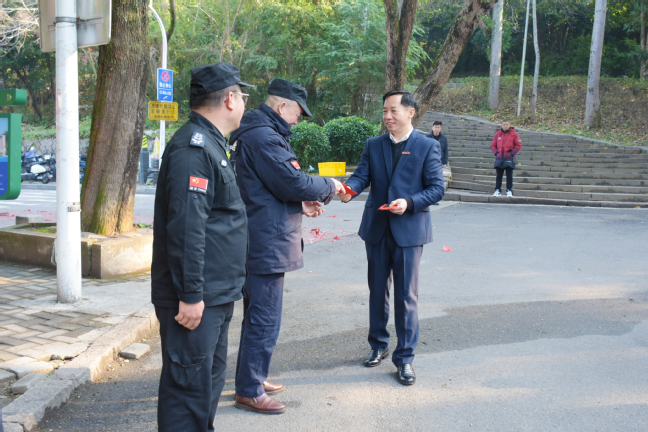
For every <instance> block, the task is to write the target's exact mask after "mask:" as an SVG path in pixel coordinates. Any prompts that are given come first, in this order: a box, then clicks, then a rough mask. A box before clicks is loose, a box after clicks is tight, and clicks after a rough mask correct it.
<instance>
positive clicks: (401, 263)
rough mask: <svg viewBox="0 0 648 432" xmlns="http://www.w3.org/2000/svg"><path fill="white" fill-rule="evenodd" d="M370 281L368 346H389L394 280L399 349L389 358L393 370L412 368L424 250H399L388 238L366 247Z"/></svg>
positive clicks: (416, 248) (416, 339)
mask: <svg viewBox="0 0 648 432" xmlns="http://www.w3.org/2000/svg"><path fill="white" fill-rule="evenodd" d="M365 246H366V249H367V261H368V263H369V266H368V267H369V268H368V280H369V338H368V339H369V345H371V348H372V349H376V350H386V349H387V347H388V346H389V331H388V330H387V322H388V320H389V288H390V285H391V282H392V275H393V280H394V323H395V326H396V336H398V345H397V346H396V349H395V350H394V353H393V354H392V362H393V363H394V364H395V365H396V366H401V365H403V364H411V363H412V362H413V361H414V349H415V348H416V346H417V345H418V336H419V323H418V277H419V264H420V262H421V253H422V252H423V246H413V247H400V246H398V245H397V244H396V241H395V240H394V239H393V238H392V237H389V236H383V238H382V239H381V240H380V241H379V242H378V243H376V244H366V245H365Z"/></svg>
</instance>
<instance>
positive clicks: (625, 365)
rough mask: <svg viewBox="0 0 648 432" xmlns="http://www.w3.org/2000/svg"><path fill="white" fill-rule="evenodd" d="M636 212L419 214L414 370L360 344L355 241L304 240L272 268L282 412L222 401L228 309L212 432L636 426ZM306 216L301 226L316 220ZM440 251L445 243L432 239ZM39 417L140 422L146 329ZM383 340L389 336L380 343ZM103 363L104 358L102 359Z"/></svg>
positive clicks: (647, 342) (151, 362) (641, 367)
mask: <svg viewBox="0 0 648 432" xmlns="http://www.w3.org/2000/svg"><path fill="white" fill-rule="evenodd" d="M362 210H363V206H362V203H351V204H348V205H342V204H339V203H337V204H332V205H331V206H330V207H329V215H330V216H333V215H336V216H338V217H337V218H333V217H331V218H328V219H322V220H321V222H326V223H327V224H330V225H329V227H328V228H327V230H329V231H330V232H331V233H334V232H335V231H336V230H342V231H344V232H347V231H353V230H352V229H348V228H345V224H346V223H351V224H355V229H356V230H357V225H358V223H359V218H360V215H361V212H362ZM647 216H648V212H647V211H645V210H635V209H586V208H559V207H536V206H513V205H511V206H502V205H478V204H475V205H471V204H464V203H462V204H458V205H454V206H451V207H446V208H440V209H439V210H438V211H435V212H434V213H433V214H432V218H433V224H434V226H435V242H434V243H433V244H431V245H428V246H426V248H425V251H424V254H423V258H422V268H421V288H420V297H419V301H420V319H421V343H420V345H419V347H418V349H417V357H416V361H415V363H414V366H415V369H416V372H417V374H418V382H417V384H416V385H415V386H413V387H403V386H401V385H400V384H398V383H397V382H396V380H395V374H394V372H395V368H394V367H393V366H392V365H391V364H390V363H389V362H385V363H384V364H383V365H381V366H380V367H378V368H374V369H367V368H364V367H362V366H360V361H361V359H362V357H363V356H364V355H365V354H366V352H367V350H368V346H367V343H366V331H367V305H366V303H367V294H368V291H367V288H366V280H365V272H366V261H365V254H364V245H363V242H362V241H361V240H360V239H359V238H358V237H357V236H356V235H354V234H347V235H344V233H341V234H343V235H342V236H339V235H338V237H339V238H340V240H336V241H335V242H334V241H333V240H334V238H331V237H330V235H329V236H325V238H324V239H317V240H319V241H318V242H314V243H313V244H307V245H306V249H305V260H306V267H305V268H304V269H302V270H299V271H296V272H293V273H289V274H288V275H287V278H286V287H285V293H284V295H285V297H284V304H285V309H284V314H283V328H282V332H281V336H280V343H279V345H278V347H277V351H276V354H275V357H274V361H273V365H272V369H271V378H272V379H276V380H279V381H281V382H283V383H285V384H286V385H287V386H288V389H287V391H286V392H284V393H282V394H280V395H278V399H279V400H281V401H283V402H284V403H286V404H287V405H288V407H289V409H288V411H287V413H286V414H284V415H281V416H273V417H271V418H268V417H266V416H261V415H257V414H253V413H248V412H243V411H240V410H237V409H235V408H234V407H233V399H232V397H233V396H232V395H233V382H232V378H233V371H232V367H233V365H234V359H235V356H236V348H237V340H238V333H239V332H238V330H239V323H240V318H241V310H240V308H241V305H240V304H238V305H237V310H236V312H235V318H234V321H233V323H232V326H231V328H230V344H229V345H230V357H229V360H230V361H229V365H230V369H229V371H228V376H227V379H228V382H227V384H226V388H225V393H224V394H223V396H222V398H221V402H220V406H219V412H218V414H217V415H218V418H217V422H218V425H219V430H228V431H250V430H268V431H286V430H290V431H302V430H303V431H306V430H308V431H313V430H315V431H338V430H339V431H349V430H354V431H356V430H357V431H385V430H386V431H401V430H402V431H430V430H433V431H544V430H556V431H569V432H574V431H646V430H648V409H647V408H648V380H646V379H645V371H646V370H648V285H647V284H646V280H647V277H648V266H646V256H647V254H646V245H647V244H648V243H647V241H648V235H647V227H646V225H647V224H648V218H647ZM316 221H317V219H316V220H315V221H309V222H312V223H314V222H316ZM443 245H447V246H450V247H452V251H451V252H443V249H442V246H443ZM148 341H149V342H150V343H151V344H152V346H153V352H152V354H150V355H148V356H146V357H144V358H143V359H142V360H140V361H133V362H130V363H128V364H125V365H124V366H116V367H115V370H114V371H113V372H106V374H105V375H104V376H103V378H102V379H101V380H100V381H99V382H97V383H92V384H88V385H85V386H84V387H82V388H81V389H79V391H78V392H77V393H76V394H75V395H74V397H73V398H72V399H71V401H70V403H69V404H68V405H66V406H65V407H63V408H62V409H60V410H59V411H57V412H55V413H53V414H51V415H49V416H48V417H47V418H46V419H45V420H44V421H43V422H42V423H41V430H50V429H52V430H57V431H58V430H67V431H78V430H83V431H90V430H91V431H154V430H156V427H155V409H156V392H157V379H158V376H159V368H160V357H159V340H158V339H157V338H156V337H154V336H153V337H150V338H149V339H148ZM393 345H394V343H392V349H393ZM115 365H117V363H115Z"/></svg>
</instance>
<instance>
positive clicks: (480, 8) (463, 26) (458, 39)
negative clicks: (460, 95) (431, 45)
mask: <svg viewBox="0 0 648 432" xmlns="http://www.w3.org/2000/svg"><path fill="white" fill-rule="evenodd" d="M495 1H496V0H490V2H482V1H481V0H467V3H466V5H465V6H464V7H463V9H462V10H461V12H459V15H458V16H457V19H456V20H455V22H454V24H452V27H451V28H450V32H449V33H448V36H447V37H446V40H445V43H444V44H443V47H442V48H441V52H440V53H439V55H438V56H437V58H436V59H435V60H434V62H433V63H432V67H431V68H430V72H429V73H428V76H427V77H426V78H425V81H423V82H422V83H421V85H420V86H419V87H418V88H417V89H416V93H415V94H414V96H415V97H416V100H417V101H418V103H419V109H418V111H417V112H416V114H415V115H414V118H413V119H412V123H413V125H414V126H416V125H417V124H418V122H419V120H421V117H423V115H424V114H425V112H426V111H427V110H428V109H430V106H431V105H432V103H433V102H434V100H435V99H436V98H437V97H438V96H439V93H441V90H442V89H443V86H444V85H445V84H446V82H448V79H449V78H450V74H451V73H452V70H453V69H454V67H455V65H456V64H457V60H458V59H459V55H460V54H461V51H463V48H464V45H466V42H468V40H469V39H470V37H471V36H472V35H473V33H474V32H475V30H476V29H477V27H479V16H480V15H486V14H488V13H489V12H490V10H491V9H492V8H493V6H494V5H495Z"/></svg>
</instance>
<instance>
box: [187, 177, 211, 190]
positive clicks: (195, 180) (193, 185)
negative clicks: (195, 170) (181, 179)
mask: <svg viewBox="0 0 648 432" xmlns="http://www.w3.org/2000/svg"><path fill="white" fill-rule="evenodd" d="M207 182H208V180H207V179H205V178H202V177H193V176H190V177H189V190H190V191H191V192H199V193H203V194H206V193H207Z"/></svg>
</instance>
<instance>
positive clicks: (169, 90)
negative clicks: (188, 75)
mask: <svg viewBox="0 0 648 432" xmlns="http://www.w3.org/2000/svg"><path fill="white" fill-rule="evenodd" d="M157 71H158V74H157V98H158V100H159V101H160V102H173V71H172V70H171V69H162V68H158V70H157Z"/></svg>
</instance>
